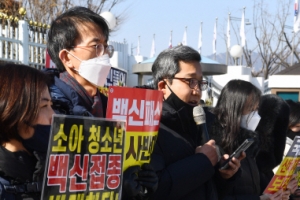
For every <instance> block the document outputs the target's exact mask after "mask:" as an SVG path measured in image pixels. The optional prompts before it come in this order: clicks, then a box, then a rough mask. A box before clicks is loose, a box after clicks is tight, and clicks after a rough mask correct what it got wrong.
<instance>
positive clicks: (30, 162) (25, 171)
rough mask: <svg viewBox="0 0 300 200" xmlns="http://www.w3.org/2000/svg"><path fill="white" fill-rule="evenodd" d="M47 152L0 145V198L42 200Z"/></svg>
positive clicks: (8, 199)
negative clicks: (12, 150)
mask: <svg viewBox="0 0 300 200" xmlns="http://www.w3.org/2000/svg"><path fill="white" fill-rule="evenodd" d="M45 156H46V155H45V154H42V153H38V152H33V155H32V156H31V155H29V154H28V153H27V152H25V151H18V152H10V151H8V150H6V149H5V148H4V147H2V146H1V147H0V199H5V200H23V199H24V200H25V199H26V200H40V199H41V186H42V180H43V176H44V169H45V159H46V157H45Z"/></svg>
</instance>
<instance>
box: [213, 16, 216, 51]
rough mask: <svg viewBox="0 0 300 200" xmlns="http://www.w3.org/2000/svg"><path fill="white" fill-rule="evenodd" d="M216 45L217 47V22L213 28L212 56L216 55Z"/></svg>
mask: <svg viewBox="0 0 300 200" xmlns="http://www.w3.org/2000/svg"><path fill="white" fill-rule="evenodd" d="M216 45H217V20H216V22H215V26H214V39H213V54H215V53H217V50H216Z"/></svg>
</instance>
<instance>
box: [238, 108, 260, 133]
mask: <svg viewBox="0 0 300 200" xmlns="http://www.w3.org/2000/svg"><path fill="white" fill-rule="evenodd" d="M259 121H260V116H259V114H258V112H257V111H253V112H251V113H249V114H247V115H242V117H241V125H240V126H241V127H243V128H246V129H249V130H252V131H255V129H256V127H257V125H258V123H259Z"/></svg>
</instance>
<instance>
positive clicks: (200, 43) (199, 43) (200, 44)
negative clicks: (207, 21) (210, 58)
mask: <svg viewBox="0 0 300 200" xmlns="http://www.w3.org/2000/svg"><path fill="white" fill-rule="evenodd" d="M202 24H203V22H201V23H200V33H199V41H198V51H199V54H201V48H202Z"/></svg>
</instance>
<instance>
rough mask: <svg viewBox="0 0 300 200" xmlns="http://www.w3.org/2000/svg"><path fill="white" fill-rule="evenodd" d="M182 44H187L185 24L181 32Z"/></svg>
mask: <svg viewBox="0 0 300 200" xmlns="http://www.w3.org/2000/svg"><path fill="white" fill-rule="evenodd" d="M182 45H187V26H186V27H185V30H184V33H183V38H182Z"/></svg>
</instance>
